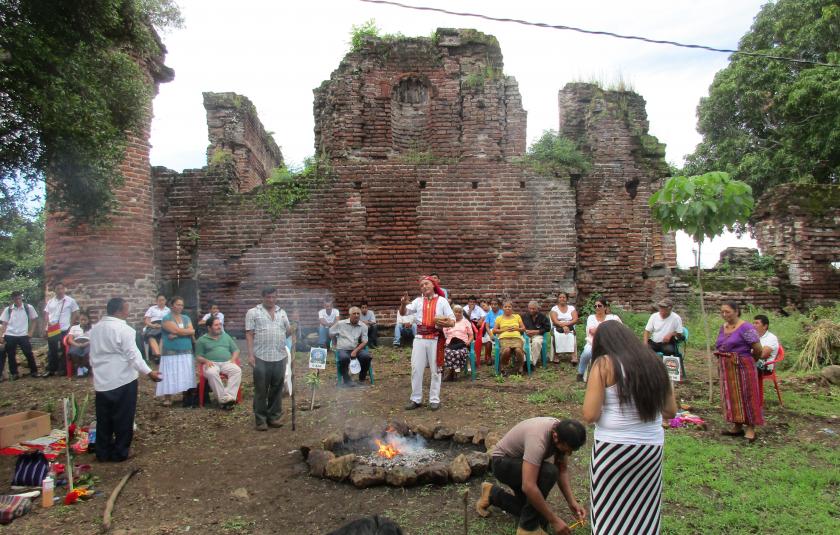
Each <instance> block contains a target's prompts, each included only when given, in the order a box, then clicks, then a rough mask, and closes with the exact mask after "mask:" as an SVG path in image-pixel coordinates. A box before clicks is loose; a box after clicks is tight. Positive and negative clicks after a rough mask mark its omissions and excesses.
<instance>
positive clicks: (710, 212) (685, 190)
mask: <svg viewBox="0 0 840 535" xmlns="http://www.w3.org/2000/svg"><path fill="white" fill-rule="evenodd" d="M648 202H649V204H650V207H651V210H652V212H653V217H654V218H655V219H656V220H657V221H659V223H660V224H661V225H662V228H663V229H664V230H665V231H666V232H668V231H675V230H682V231H684V232H685V233H686V234H688V235H689V236H691V238H692V239H693V240H694V241H695V242H697V286H698V288H699V289H700V314H701V315H702V316H703V330H704V331H705V332H704V335H705V337H706V360H707V363H708V369H709V401H711V399H712V376H713V366H712V351H711V347H710V346H711V344H710V339H709V320H708V316H707V315H706V304H705V301H704V297H703V282H702V280H701V276H700V275H701V273H702V271H703V270H702V269H700V252H701V248H702V246H703V241H704V240H705V239H707V238H708V239H711V238H714V237H715V236H720V235H721V234H723V231H724V230H726V229H730V230H732V229H733V228H734V227H735V225H736V224H738V223H741V224H744V223H746V221H747V219H748V218H749V216H750V214H752V210H753V206H754V201H753V196H752V188H750V186H749V185H748V184H746V183H744V182H741V181H738V180H732V179H731V178H730V177H729V175H728V174H727V173H723V172H711V173H706V174H704V175H700V176H689V177H685V176H675V177H671V178H669V179H668V180H667V181H666V182H665V185H664V186H663V187H662V189H661V190H659V191H657V192H656V193H654V194H653V195H651V197H650V200H649V201H648Z"/></svg>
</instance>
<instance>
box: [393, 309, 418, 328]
mask: <svg viewBox="0 0 840 535" xmlns="http://www.w3.org/2000/svg"><path fill="white" fill-rule="evenodd" d="M406 308H408V307H406ZM406 323H414V314H410V313H408V312H406V313H405V316H400V309H397V325H399V326H400V328H402V326H403V325H405V324H406Z"/></svg>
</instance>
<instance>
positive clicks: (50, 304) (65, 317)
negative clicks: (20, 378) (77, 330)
mask: <svg viewBox="0 0 840 535" xmlns="http://www.w3.org/2000/svg"><path fill="white" fill-rule="evenodd" d="M53 290H55V296H54V297H53V298H52V299H50V300H49V301H47V305H46V306H45V307H44V312H46V317H45V318H44V319H45V320H46V321H45V325H44V334H46V335H47V346H48V348H49V349H48V352H47V369H46V371H45V372H44V373H42V374H41V377H49V376H50V375H66V374H67V360H66V359H67V355H65V354H64V344H63V343H62V342H63V341H64V337H65V336H67V331H69V330H70V327H71V326H73V325H75V324H76V323H77V322H78V320H79V304H78V303H76V300H75V299H73V298H72V297H70V296H69V295H67V294H66V293H65V292H66V289H65V288H64V284H62V283H60V282H58V283H56V285H55V287H54V288H53ZM51 326H56V327H58V328H59V329H60V330H58V331H55V330H51V328H50V327H51Z"/></svg>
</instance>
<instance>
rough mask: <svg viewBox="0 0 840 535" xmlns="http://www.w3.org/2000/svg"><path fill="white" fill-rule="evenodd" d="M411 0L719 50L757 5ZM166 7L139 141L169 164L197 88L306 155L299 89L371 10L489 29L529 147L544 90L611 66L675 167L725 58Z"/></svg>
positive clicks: (567, 36) (307, 99) (307, 96)
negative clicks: (174, 14) (150, 105)
mask: <svg viewBox="0 0 840 535" xmlns="http://www.w3.org/2000/svg"><path fill="white" fill-rule="evenodd" d="M412 1H413V2H414V3H416V4H417V5H429V6H434V7H440V8H444V9H449V10H454V11H475V12H480V13H483V14H487V15H492V16H499V17H510V18H519V19H525V20H531V21H539V22H546V23H549V24H563V25H569V26H579V27H584V28H588V29H597V30H605V31H612V32H616V33H622V34H632V35H643V36H646V37H653V38H658V39H668V40H674V41H681V42H689V43H700V44H707V45H710V46H716V47H724V48H735V47H736V46H737V42H738V39H739V38H740V37H741V36H742V35H743V34H744V33H745V32H746V31H747V30H748V29H749V26H750V24H751V23H752V19H753V17H754V16H755V15H756V14H757V13H758V10H759V8H760V6H761V4H763V3H764V0H741V1H739V2H732V1H731V0H709V1H687V0H683V1H679V0H677V1H675V0H655V1H653V0H648V1H645V2H627V1H608V2H607V1H601V2H597V1H590V2H586V3H580V2H570V1H555V2H540V1H535V0H530V1H528V0H523V1H519V2H516V3H510V2H501V1H497V0H487V1H483V2H473V1H464V0H461V1H455V0H412ZM179 4H180V5H181V7H182V11H183V14H184V16H185V19H186V25H185V28H184V29H183V30H177V31H174V32H170V33H168V34H166V35H164V36H163V38H164V42H165V43H166V46H167V48H168V49H169V54H168V56H167V64H168V65H169V66H171V67H173V68H174V69H175V80H174V81H173V82H171V83H169V84H164V85H163V86H161V88H160V94H159V96H158V97H157V98H156V99H155V103H154V108H155V119H154V122H153V123H152V138H151V142H152V145H153V149H152V163H153V164H154V165H165V166H167V167H170V168H173V169H176V170H181V169H184V168H194V167H201V166H203V165H204V164H205V151H206V147H207V143H208V141H207V128H206V124H205V114H204V107H203V105H202V98H201V92H202V91H235V92H237V93H241V94H243V95H245V96H247V97H248V98H250V99H251V100H252V101H253V102H254V104H255V105H256V107H257V110H258V112H259V114H260V118H261V119H262V121H263V124H264V125H265V127H266V129H267V130H269V131H273V132H275V140H276V141H277V143H278V144H279V145H280V146H281V148H282V150H283V155H284V157H285V158H286V160H287V161H288V162H292V163H295V162H301V161H302V160H303V158H304V157H306V156H307V155H310V154H312V152H313V151H314V148H313V147H314V138H313V128H314V122H313V119H312V89H314V88H315V87H317V86H318V85H320V83H321V82H322V81H323V80H325V79H328V78H329V76H330V73H331V72H332V71H333V70H334V69H335V68H336V67H337V66H338V64H339V62H340V61H341V58H342V57H343V56H344V54H345V52H346V50H347V48H348V44H347V42H348V40H349V33H350V27H351V25H352V24H359V23H361V22H364V21H365V20H367V19H370V18H373V19H375V20H376V23H377V25H378V26H379V27H380V28H381V29H382V30H383V31H384V32H387V33H397V32H399V33H402V34H404V35H429V34H430V33H431V32H432V31H433V30H434V29H436V28H438V27H461V28H476V29H478V30H481V31H483V32H485V33H490V34H493V35H495V36H496V37H497V38H498V39H499V42H500V44H501V47H502V53H503V54H504V58H505V72H506V73H507V74H509V75H513V76H515V77H516V78H517V80H518V81H519V88H520V91H521V93H522V98H523V103H524V106H525V108H526V110H527V111H528V139H529V142H530V141H533V140H534V139H535V138H536V137H537V136H539V135H540V134H541V133H542V131H543V130H546V129H556V128H557V122H558V110H557V91H558V90H559V89H560V88H562V87H563V85H565V84H566V83H568V82H570V81H575V80H580V79H583V80H586V79H590V78H593V77H594V78H600V79H604V80H605V81H610V80H612V79H616V78H617V77H618V76H619V73H620V75H621V76H622V77H623V78H624V79H625V80H629V81H630V82H631V83H632V84H633V86H634V87H635V90H636V91H637V92H638V93H640V94H641V95H642V96H643V97H645V99H646V100H647V109H648V116H649V119H650V127H651V133H652V134H654V135H656V136H657V137H659V139H660V141H662V142H665V143H666V144H667V158H668V160H669V161H671V162H675V163H679V162H682V158H683V156H684V155H685V154H687V153H689V152H691V151H692V150H693V149H694V146H695V145H696V144H697V143H698V142H699V140H700V137H699V135H698V134H697V132H696V130H695V127H696V117H695V110H696V107H697V103H698V101H699V99H700V97H702V96H703V95H705V94H706V92H707V90H708V87H709V84H711V82H712V79H713V77H714V74H715V72H717V71H718V70H719V69H721V68H723V67H724V66H725V65H726V62H727V55H726V54H719V53H712V52H702V51H696V50H688V49H679V48H673V47H668V46H663V45H653V44H647V43H641V42H635V41H625V40H618V39H612V38H608V37H603V36H591V35H584V34H580V33H574V32H568V31H558V30H551V29H540V28H534V27H528V26H522V25H518V24H509V23H508V24H506V23H498V22H489V21H485V20H481V19H476V18H463V17H454V16H447V15H442V14H436V13H427V12H418V11H408V10H403V9H398V8H395V7H389V6H384V5H375V4H368V3H363V2H358V1H353V0H344V1H328V0H309V1H308V2H266V1H258V0H239V1H238V2H229V1H227V0H181V1H180V2H179ZM729 242H732V238H729V239H728V241H727V243H729ZM686 247H688V249H687V250H686ZM710 249H711V248H710ZM678 253H679V257H680V264H681V265H688V264H690V263H691V247H690V245H688V246H687V245H686V244H685V243H684V241H683V240H679V241H678ZM704 257H705V255H704ZM685 258H687V259H688V261H685V260H684V259H685Z"/></svg>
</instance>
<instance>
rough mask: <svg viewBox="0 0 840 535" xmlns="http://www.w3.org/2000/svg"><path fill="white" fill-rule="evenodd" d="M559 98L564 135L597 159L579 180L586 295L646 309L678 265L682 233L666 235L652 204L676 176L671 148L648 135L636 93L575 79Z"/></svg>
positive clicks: (581, 279)
mask: <svg viewBox="0 0 840 535" xmlns="http://www.w3.org/2000/svg"><path fill="white" fill-rule="evenodd" d="M559 104H560V133H561V135H564V136H566V137H568V138H570V139H573V140H575V141H577V142H578V143H579V144H580V146H581V147H582V148H583V150H584V151H585V152H587V153H588V154H589V155H590V156H591V158H592V162H593V168H592V171H591V172H590V173H588V174H586V175H584V176H582V177H580V178H579V179H578V180H576V181H575V190H576V194H577V249H578V265H577V267H578V270H577V287H578V293H579V294H580V295H581V296H582V297H584V298H586V297H588V296H589V295H591V294H593V293H601V294H603V295H605V296H606V297H607V298H608V299H610V300H611V301H612V302H614V303H615V304H617V305H621V306H622V307H625V308H630V309H642V310H646V309H647V308H648V307H649V306H650V304H651V303H653V302H656V301H657V300H658V299H660V298H662V297H665V296H666V295H668V293H669V290H668V284H669V283H670V282H671V270H672V269H673V268H675V267H676V245H675V241H674V234H673V233H666V234H663V232H662V229H661V227H660V226H659V224H658V223H657V222H656V221H655V220H654V219H653V217H652V216H651V211H650V208H649V207H648V198H649V197H650V195H651V194H652V193H653V192H654V191H656V190H657V189H659V188H660V187H661V185H662V181H663V179H664V178H665V177H666V176H667V175H668V167H667V164H666V163H665V160H664V155H665V146H664V145H662V144H661V143H659V142H658V140H657V139H656V138H655V137H653V136H651V135H649V134H648V121H647V113H646V112H645V102H644V99H642V97H640V96H639V95H637V94H635V93H631V92H628V91H604V90H602V89H600V88H598V87H596V86H594V85H592V84H577V83H576V84H568V85H566V87H564V88H563V89H562V90H560V93H559Z"/></svg>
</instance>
